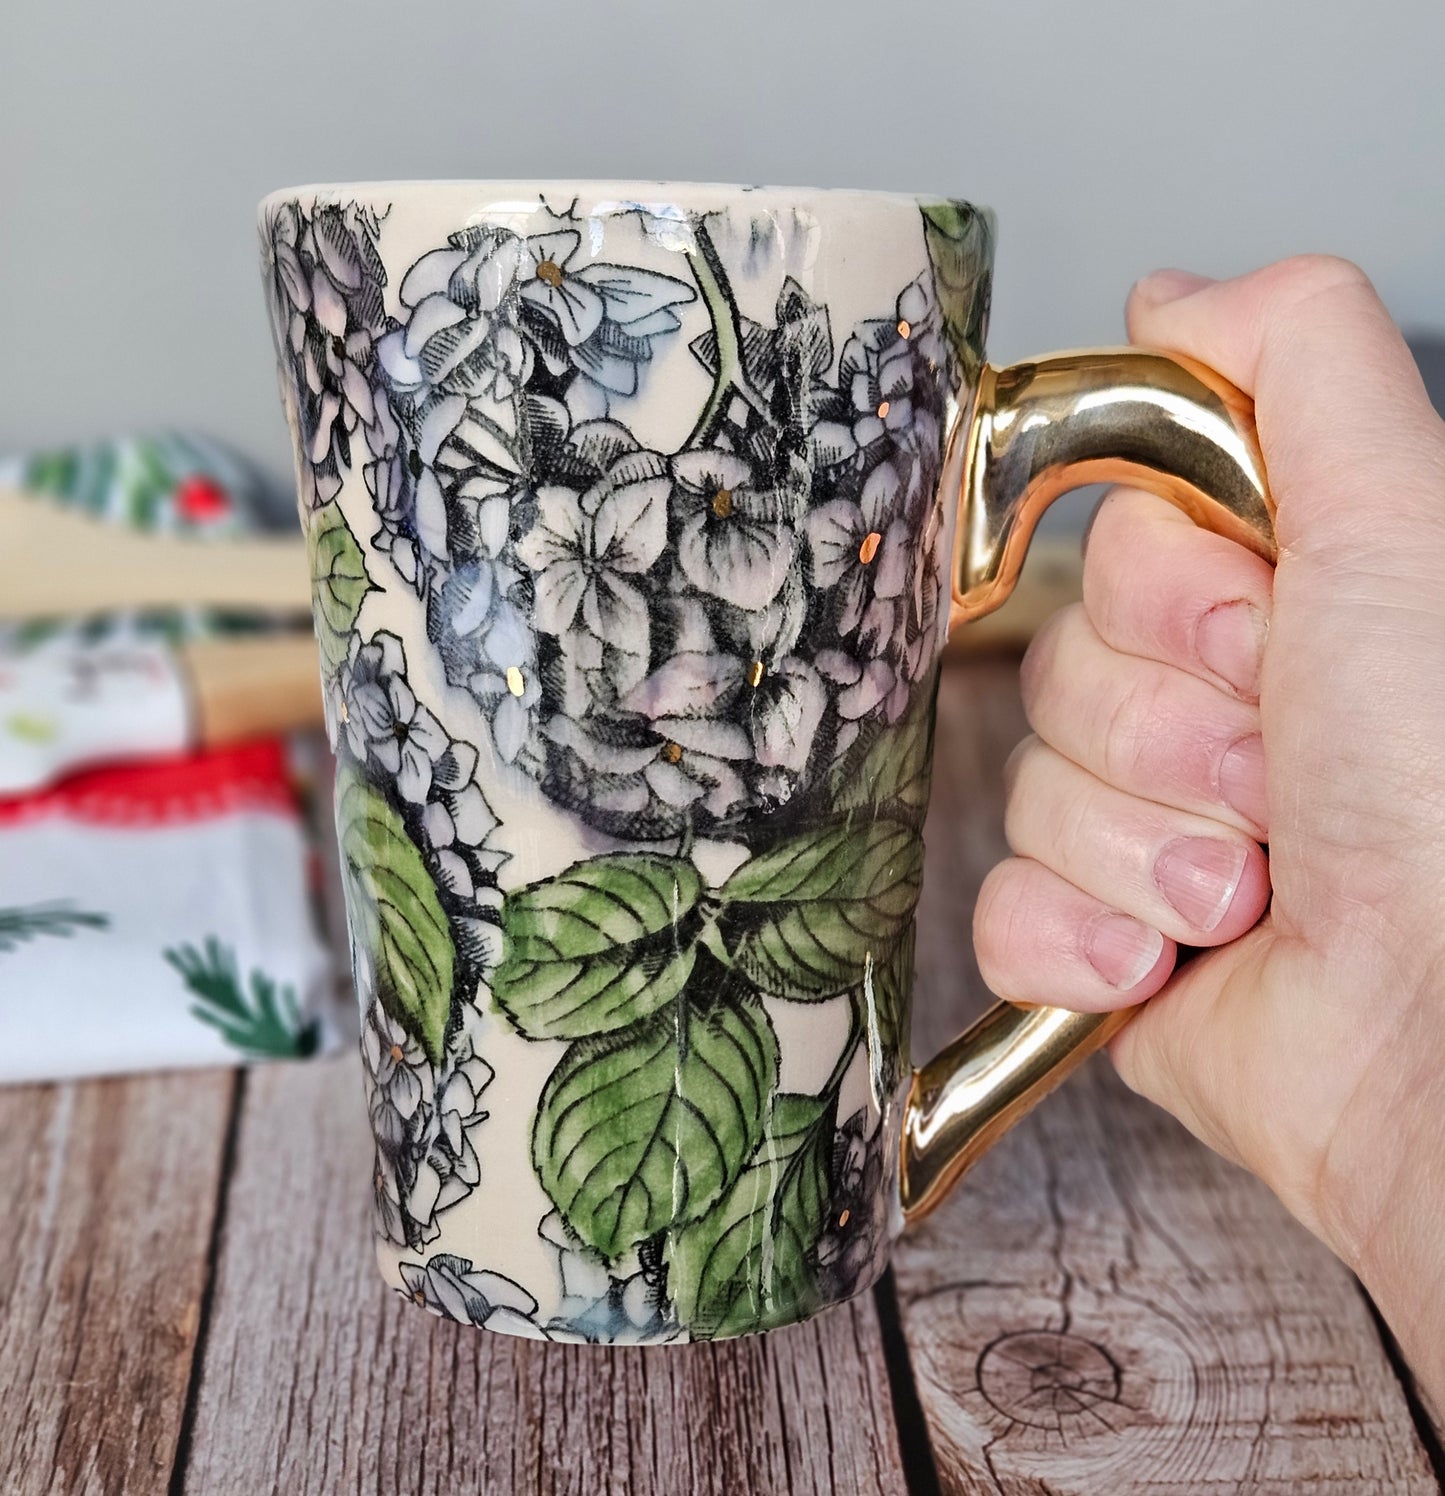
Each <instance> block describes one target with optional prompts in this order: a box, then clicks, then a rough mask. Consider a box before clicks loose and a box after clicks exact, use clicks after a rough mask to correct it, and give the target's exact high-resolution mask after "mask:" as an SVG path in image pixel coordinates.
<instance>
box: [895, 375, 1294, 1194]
mask: <svg viewBox="0 0 1445 1496" xmlns="http://www.w3.org/2000/svg"><path fill="white" fill-rule="evenodd" d="M956 439H961V440H963V441H964V442H965V451H964V464H963V491H962V495H961V503H962V512H961V514H960V515H959V522H958V540H957V544H956V553H955V557H954V578H953V610H952V621H953V623H955V624H957V623H961V622H967V621H968V620H970V619H973V618H980V617H982V616H983V615H984V614H985V613H990V612H992V611H993V609H995V608H997V607H998V606H999V605H1000V604H1001V603H1003V602H1004V601H1005V599H1007V597H1008V595H1009V593H1010V592H1011V591H1012V590H1013V586H1014V583H1015V582H1016V581H1017V580H1018V576H1019V571H1020V570H1021V568H1022V566H1023V560H1024V555H1025V553H1026V552H1027V550H1028V544H1029V540H1030V538H1031V537H1032V535H1033V532H1034V529H1035V527H1036V525H1037V524H1038V520H1039V516H1040V515H1041V514H1042V513H1043V511H1044V510H1045V509H1046V508H1048V506H1049V505H1050V504H1051V503H1052V502H1053V501H1054V499H1056V498H1058V496H1059V495H1060V494H1062V493H1066V492H1067V491H1068V490H1069V489H1072V488H1078V487H1080V486H1082V485H1084V484H1088V483H1117V482H1126V483H1131V484H1134V485H1135V486H1137V487H1139V488H1145V489H1148V490H1150V491H1151V492H1153V493H1157V494H1158V495H1160V497H1162V498H1166V499H1168V500H1170V502H1171V503H1174V504H1176V505H1177V506H1178V507H1179V508H1180V509H1182V510H1183V511H1184V512H1185V513H1186V514H1187V515H1189V517H1190V518H1191V519H1193V520H1194V521H1195V523H1197V524H1199V525H1202V526H1203V527H1204V528H1205V529H1208V530H1213V531H1215V532H1216V533H1218V534H1220V535H1224V536H1227V537H1228V538H1230V539H1231V540H1235V541H1237V542H1238V543H1239V544H1241V545H1244V546H1247V547H1248V548H1249V549H1250V550H1253V551H1255V552H1256V553H1257V554H1258V555H1261V556H1263V557H1264V558H1265V559H1266V560H1267V561H1271V562H1272V561H1274V559H1275V539H1274V505H1273V503H1272V502H1271V500H1270V496H1269V490H1268V487H1267V485H1266V482H1265V475H1264V462H1263V459H1262V458H1261V456H1260V451H1259V443H1258V440H1257V438H1256V436H1255V430H1254V411H1253V407H1252V405H1251V403H1250V401H1249V399H1248V398H1247V397H1246V396H1245V395H1243V394H1242V393H1241V392H1240V391H1239V390H1237V389H1235V388H1234V386H1233V385H1231V384H1230V383H1229V381H1228V380H1226V379H1224V378H1222V377H1221V376H1220V375H1218V374H1215V373H1214V372H1213V371H1212V370H1209V369H1206V368H1205V367H1204V366H1203V365H1201V364H1197V363H1195V362H1193V361H1192V360H1189V359H1184V358H1177V357H1174V356H1171V355H1169V354H1165V353H1154V352H1149V351H1147V350H1144V349H1138V348H1117V349H1099V350H1096V351H1092V352H1083V353H1059V354H1054V355H1052V356H1050V357H1047V358H1041V359H1035V360H1032V361H1031V362H1029V363H1023V364H1014V365H1012V366H1011V367H1009V368H1006V369H993V368H991V367H988V366H985V368H984V369H983V371H982V373H981V375H980V378H979V382H978V388H977V392H976V394H975V397H974V401H973V405H972V408H971V410H970V411H969V412H968V415H967V418H966V420H965V421H964V423H963V425H962V427H961V430H960V431H959V432H958V433H957V434H956ZM1131 1012H1132V1010H1125V1011H1123V1012H1116V1013H1072V1012H1069V1011H1068V1010H1067V1009H1063V1008H1047V1007H1038V1008H1019V1007H1015V1006H1014V1005H1012V1004H1010V1003H997V1004H995V1006H994V1007H993V1008H991V1009H990V1010H989V1011H988V1012H987V1013H986V1014H985V1015H984V1016H983V1017H982V1018H981V1019H979V1021H978V1022H977V1023H975V1024H974V1025H973V1027H972V1028H970V1029H968V1030H967V1031H966V1032H965V1033H964V1034H962V1035H961V1036H960V1037H959V1038H958V1039H956V1040H955V1041H954V1042H953V1043H952V1044H951V1045H950V1046H949V1047H948V1048H947V1049H945V1050H944V1051H943V1053H942V1054H940V1055H938V1056H937V1057H936V1058H934V1059H932V1060H930V1061H929V1062H928V1064H926V1065H925V1066H923V1068H922V1069H920V1070H915V1071H914V1072H913V1084H912V1088H911V1089H910V1091H909V1095H908V1101H907V1106H906V1110H905V1116H904V1124H903V1151H902V1159H901V1166H900V1172H899V1180H900V1189H901V1192H902V1203H903V1212H904V1216H905V1218H906V1219H907V1220H909V1221H913V1220H916V1219H918V1218H919V1217H921V1216H924V1215H926V1214H927V1213H928V1212H929V1211H930V1210H932V1209H933V1208H934V1207H935V1206H936V1205H937V1204H938V1203H939V1202H940V1201H941V1200H942V1198H943V1196H944V1195H945V1194H946V1193H947V1191H948V1189H949V1188H950V1186H952V1185H953V1184H954V1183H955V1182H956V1181H957V1180H958V1178H959V1177H960V1176H961V1175H962V1174H963V1173H964V1171H965V1170H966V1169H967V1168H968V1167H969V1166H970V1165H971V1164H972V1163H973V1161H974V1160H975V1159H976V1158H977V1157H978V1156H979V1155H980V1154H981V1153H983V1152H984V1150H985V1149H987V1148H988V1147H989V1145H990V1144H991V1143H993V1142H994V1141H995V1140H996V1139H997V1138H998V1137H1000V1136H1001V1135H1002V1134H1003V1133H1004V1132H1005V1131H1007V1129H1008V1128H1009V1127H1011V1126H1012V1125H1013V1124H1014V1122H1016V1121H1017V1120H1018V1119H1019V1118H1020V1117H1022V1116H1023V1115H1024V1113H1025V1112H1027V1111H1028V1110H1029V1109H1030V1108H1031V1107H1032V1106H1033V1105H1034V1104H1035V1102H1037V1101H1038V1100H1039V1099H1040V1098H1041V1097H1043V1096H1045V1095H1046V1094H1047V1093H1048V1092H1049V1091H1051V1090H1052V1089H1053V1088H1054V1087H1055V1086H1056V1085H1058V1084H1059V1082H1060V1081H1062V1080H1063V1079H1064V1078H1065V1077H1066V1076H1067V1075H1069V1073H1070V1072H1071V1071H1073V1070H1074V1069H1076V1068H1077V1067H1078V1065H1079V1064H1081V1063H1082V1062H1083V1060H1085V1059H1086V1058H1087V1057H1088V1056H1089V1055H1090V1054H1092V1053H1093V1052H1094V1050H1096V1049H1098V1048H1099V1047H1100V1046H1101V1045H1103V1044H1105V1043H1107V1042H1108V1040H1109V1039H1110V1038H1111V1037H1112V1036H1113V1035H1114V1034H1115V1033H1117V1032H1118V1031H1119V1029H1121V1028H1122V1027H1123V1026H1124V1024H1125V1023H1126V1022H1127V1021H1128V1019H1129V1016H1130V1013H1131Z"/></svg>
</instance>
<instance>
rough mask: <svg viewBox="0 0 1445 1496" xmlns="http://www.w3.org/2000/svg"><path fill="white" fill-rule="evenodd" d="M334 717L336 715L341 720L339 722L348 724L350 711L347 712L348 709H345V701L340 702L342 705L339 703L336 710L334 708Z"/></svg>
mask: <svg viewBox="0 0 1445 1496" xmlns="http://www.w3.org/2000/svg"><path fill="white" fill-rule="evenodd" d="M336 715H337V716H338V717H340V718H341V720H342V721H343V722H350V721H351V712H350V710H349V709H348V707H347V705H346V703H345V701H343V702H342V703H341V704H340V705H339V706H338V707H337V708H336Z"/></svg>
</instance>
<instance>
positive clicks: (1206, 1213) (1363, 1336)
mask: <svg viewBox="0 0 1445 1496" xmlns="http://www.w3.org/2000/svg"><path fill="white" fill-rule="evenodd" d="M1024 730H1025V728H1024V724H1023V720H1022V716H1021V712H1020V708H1019V704H1018V697H1017V691H1016V687H1015V684H1014V680H1013V672H1012V671H1011V670H1010V669H1009V668H1008V667H1006V666H1003V665H999V664H997V663H994V664H988V665H985V664H983V663H978V664H964V665H955V666H953V667H951V668H950V669H949V670H948V671H947V672H946V677H945V683H944V687H943V690H942V693H941V701H940V726H939V752H940V754H941V755H942V757H941V759H940V764H939V769H938V771H937V772H936V774H935V790H934V804H933V810H932V813H931V815H930V819H929V824H928V828H927V834H928V840H929V852H928V862H927V870H926V874H925V895H924V897H925V907H924V910H923V918H922V940H921V951H920V959H919V963H918V969H919V978H918V994H917V999H916V1008H915V1012H916V1015H917V1017H916V1027H915V1045H916V1047H917V1049H918V1050H919V1051H920V1052H928V1051H930V1050H932V1049H933V1048H936V1047H937V1046H938V1045H939V1044H941V1043H942V1042H944V1041H945V1040H946V1039H947V1038H948V1037H950V1036H951V1035H952V1034H953V1033H955V1032H957V1030H958V1029H959V1028H960V1027H961V1026H962V1024H963V1023H964V1022H966V1021H967V1018H968V1017H969V1016H970V1015H971V1014H972V1013H975V1012H977V1011H978V1009H979V1008H980V1006H981V1005H982V1003H983V1002H984V1001H986V995H985V994H984V992H983V990H982V986H981V983H980V981H979V978H978V973H977V969H976V967H975V966H974V964H973V960H972V956H971V952H970V950H969V946H968V934H967V932H968V928H969V911H971V909H972V905H973V901H974V898H975V896H976V892H977V888H978V884H979V882H980V880H981V878H982V877H983V875H984V873H985V872H986V871H987V869H988V867H989V866H991V865H992V863H993V862H994V861H996V860H997V859H998V858H999V857H1001V856H1002V855H1004V852H1005V847H1004V843H1003V840H1002V834H1001V817H1000V806H999V796H998V789H997V786H998V784H999V776H1000V774H1001V770H1002V762H1003V759H1004V757H1005V756H1006V754H1007V752H1008V749H1009V748H1010V746H1011V745H1012V743H1013V742H1014V741H1015V740H1016V739H1017V738H1018V737H1019V736H1020V735H1021V734H1022V733H1023V732H1024ZM945 762H946V765H947V767H946V768H945V767H944V764H945ZM895 1270H896V1278H897V1283H898V1289H899V1295H900V1302H901V1312H902V1321H903V1327H904V1333H905V1335H906V1337H907V1339H908V1342H909V1345H910V1348H911V1352H912V1361H913V1368H914V1372H915V1375H916V1379H917V1385H918V1391H919V1397H920V1400H921V1402H922V1405H923V1408H924V1412H925V1415H926V1418H927V1420H928V1423H929V1426H930V1429H931V1432H932V1437H933V1443H934V1453H935V1459H936V1463H937V1467H938V1471H939V1479H940V1483H941V1485H942V1487H943V1489H944V1490H945V1491H948V1492H995V1491H997V1492H1008V1493H1010V1496H1015V1493H1018V1496H1022V1493H1044V1492H1049V1493H1054V1496H1067V1493H1074V1492H1080V1493H1083V1492H1089V1493H1096V1492H1100V1491H1108V1492H1110V1493H1122V1492H1130V1491H1143V1490H1149V1491H1171V1490H1177V1491H1181V1492H1182V1491H1188V1492H1191V1493H1193V1492H1205V1491H1221V1492H1223V1491H1229V1492H1235V1491H1243V1492H1284V1491H1311V1492H1317V1491H1328V1490H1344V1489H1349V1490H1350V1491H1352V1492H1360V1493H1366V1492H1391V1493H1398V1492H1426V1491H1434V1490H1436V1489H1437V1487H1436V1484H1435V1481H1434V1480H1433V1478H1432V1476H1431V1474H1430V1470H1429V1467H1428V1464H1427V1461H1426V1458H1425V1455H1424V1452H1423V1450H1422V1448H1421V1445H1420V1442H1419V1440H1418V1438H1417V1436H1416V1434H1415V1430H1414V1428H1413V1426H1412V1424H1411V1421H1410V1417H1409V1413H1408V1410H1407V1407H1406V1404H1405V1400H1404V1396H1403V1393H1402V1390H1401V1387H1400V1385H1399V1383H1398V1381H1397V1380H1396V1378H1395V1376H1394V1374H1393V1373H1392V1371H1391V1369H1390V1366H1389V1363H1388V1361H1387V1358H1386V1356H1385V1353H1384V1349H1383V1347H1382V1345H1381V1342H1380V1340H1379V1337H1378V1335H1377V1333H1376V1331H1375V1329H1374V1327H1373V1324H1372V1321H1371V1318H1370V1314H1369V1311H1368V1309H1367V1306H1366V1305H1365V1303H1364V1300H1363V1298H1362V1297H1361V1294H1360V1292H1359V1290H1358V1288H1357V1286H1356V1284H1355V1282H1354V1280H1353V1279H1352V1278H1351V1276H1350V1274H1349V1273H1348V1272H1347V1271H1346V1270H1345V1269H1344V1268H1343V1267H1342V1266H1341V1265H1340V1264H1339V1263H1338V1262H1337V1261H1336V1260H1335V1259H1334V1258H1333V1257H1332V1256H1331V1255H1330V1254H1329V1253H1328V1252H1327V1251H1326V1250H1325V1249H1324V1248H1323V1247H1322V1246H1321V1245H1319V1244H1318V1243H1317V1242H1316V1241H1315V1240H1314V1239H1313V1238H1312V1237H1310V1236H1309V1235H1308V1234H1307V1233H1306V1232H1305V1231H1304V1230H1303V1229H1302V1228H1300V1227H1298V1226H1297V1225H1296V1224H1295V1223H1294V1222H1293V1221H1291V1220H1290V1219H1289V1217H1288V1216H1287V1215H1286V1214H1285V1212H1284V1210H1283V1208H1282V1207H1281V1206H1280V1205H1279V1204H1278V1203H1277V1202H1276V1201H1275V1200H1274V1198H1273V1197H1272V1196H1271V1195H1270V1194H1269V1193H1268V1191H1266V1190H1265V1189H1264V1187H1263V1186H1262V1185H1260V1184H1259V1183H1258V1182H1257V1181H1255V1180H1253V1179H1251V1178H1250V1177H1248V1176H1247V1175H1245V1174H1243V1173H1242V1172H1240V1171H1238V1170H1236V1169H1234V1168H1233V1167H1231V1166H1230V1165H1228V1164H1226V1163H1224V1162H1223V1161H1222V1160H1220V1159H1218V1158H1217V1157H1215V1155H1213V1154H1212V1153H1210V1152H1209V1151H1208V1150H1207V1149H1205V1148H1204V1147H1203V1146H1202V1145H1200V1144H1198V1143H1196V1142H1195V1141H1194V1140H1193V1139H1192V1138H1190V1137H1189V1136H1188V1134H1186V1133H1185V1132H1184V1130H1183V1129H1182V1128H1180V1127H1178V1126H1177V1125H1176V1124H1175V1123H1173V1122H1172V1121H1171V1120H1170V1119H1169V1118H1168V1117H1167V1116H1166V1115H1165V1114H1164V1113H1162V1112H1160V1111H1158V1110H1156V1109H1155V1108H1153V1107H1151V1106H1149V1105H1148V1104H1147V1103H1145V1102H1143V1101H1140V1100H1138V1099H1137V1098H1135V1097H1132V1096H1130V1095H1129V1094H1128V1092H1127V1091H1126V1090H1125V1088H1124V1087H1123V1086H1122V1085H1121V1084H1120V1083H1119V1082H1118V1081H1117V1079H1116V1078H1115V1077H1114V1075H1113V1073H1112V1071H1111V1070H1110V1069H1109V1068H1108V1065H1107V1061H1105V1060H1103V1059H1099V1060H1095V1061H1094V1062H1092V1063H1091V1065H1090V1066H1088V1067H1087V1068H1086V1069H1085V1070H1084V1071H1083V1072H1082V1073H1081V1074H1080V1075H1079V1076H1078V1077H1077V1078H1076V1079H1075V1080H1074V1081H1072V1082H1071V1083H1070V1084H1069V1085H1068V1086H1067V1087H1065V1088H1064V1090H1063V1091H1061V1092H1060V1093H1059V1094H1057V1095H1056V1096H1055V1097H1053V1098H1051V1099H1050V1101H1049V1102H1047V1103H1046V1104H1045V1105H1044V1107H1042V1108H1041V1109H1040V1110H1039V1111H1038V1112H1036V1113H1034V1115H1033V1116H1032V1117H1031V1118H1029V1119H1028V1120H1027V1121H1026V1122H1025V1123H1024V1124H1023V1125H1022V1126H1021V1127H1019V1128H1018V1129H1016V1131H1015V1132H1014V1133H1013V1134H1011V1135H1010V1136H1009V1137H1008V1138H1006V1139H1005V1140H1004V1142H1003V1143H1002V1144H1001V1145H1000V1146H999V1147H998V1148H997V1149H996V1150H995V1151H994V1152H993V1153H992V1154H991V1155H989V1156H988V1157H987V1158H986V1159H984V1161H983V1162H982V1163H981V1164H980V1165H979V1166H978V1168H977V1169H976V1170H975V1171H974V1173H973V1174H972V1175H971V1176H970V1177H969V1179H968V1180H966V1181H965V1183H964V1184H963V1186H962V1187H961V1189H960V1190H959V1191H958V1192H957V1194H956V1195H955V1196H954V1197H953V1199H952V1200H951V1201H950V1202H949V1203H948V1204H947V1205H946V1206H945V1207H944V1208H943V1209H942V1210H940V1211H939V1212H938V1213H937V1214H936V1215H935V1216H934V1217H932V1218H931V1219H930V1220H928V1221H927V1222H925V1223H923V1224H922V1225H921V1226H920V1227H919V1228H918V1229H917V1230H916V1231H915V1232H914V1233H912V1234H911V1235H910V1236H909V1237H907V1238H905V1240H904V1241H903V1242H902V1243H900V1245H899V1248H898V1251H897V1254H896V1256H895Z"/></svg>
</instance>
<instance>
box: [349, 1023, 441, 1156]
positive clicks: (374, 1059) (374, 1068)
mask: <svg viewBox="0 0 1445 1496" xmlns="http://www.w3.org/2000/svg"><path fill="white" fill-rule="evenodd" d="M361 1055H362V1060H363V1062H364V1063H365V1065H366V1069H367V1073H368V1074H369V1075H370V1077H371V1084H372V1087H373V1095H372V1121H373V1124H374V1125H376V1129H377V1137H378V1139H381V1138H382V1137H383V1136H384V1137H385V1139H386V1141H387V1142H388V1143H390V1144H391V1146H392V1147H399V1146H400V1145H401V1142H402V1140H403V1139H404V1138H405V1136H406V1133H407V1130H408V1128H409V1127H410V1126H411V1124H412V1122H413V1120H414V1119H415V1117H416V1116H417V1113H418V1112H419V1111H420V1109H421V1107H422V1105H423V1103H426V1104H427V1105H430V1104H431V1100H432V1095H433V1089H434V1086H435V1076H434V1074H433V1071H432V1067H431V1062H430V1061H429V1060H428V1059H427V1057H426V1051H425V1050H424V1049H423V1048H422V1047H421V1045H420V1044H419V1043H417V1041H416V1040H415V1039H413V1038H412V1037H411V1035H410V1034H408V1033H407V1031H406V1030H405V1029H404V1028H403V1027H402V1026H401V1025H400V1024H399V1023H398V1022H397V1021H396V1020H395V1019H394V1018H392V1016H391V1015H390V1014H389V1013H388V1012H387V1011H386V1010H385V1009H384V1008H383V1007H382V1006H381V1004H380V1003H379V1002H373V1003H372V1004H371V1007H370V1009H369V1010H368V1012H367V1016H366V1022H365V1023H364V1024H362V1028H361Z"/></svg>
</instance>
